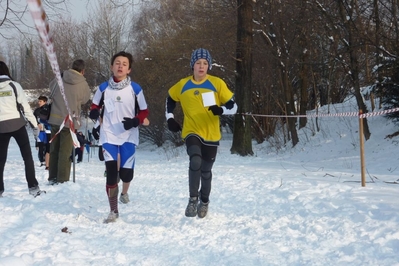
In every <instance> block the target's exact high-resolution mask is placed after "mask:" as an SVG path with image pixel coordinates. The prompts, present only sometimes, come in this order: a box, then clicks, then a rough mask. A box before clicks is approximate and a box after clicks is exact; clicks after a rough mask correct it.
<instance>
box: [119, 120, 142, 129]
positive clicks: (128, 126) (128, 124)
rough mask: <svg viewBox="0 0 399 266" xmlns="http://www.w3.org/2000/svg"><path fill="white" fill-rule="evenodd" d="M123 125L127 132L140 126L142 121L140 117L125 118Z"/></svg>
mask: <svg viewBox="0 0 399 266" xmlns="http://www.w3.org/2000/svg"><path fill="white" fill-rule="evenodd" d="M122 123H123V127H124V128H125V130H129V129H131V128H132V127H137V126H138V125H139V124H140V120H139V119H138V117H133V118H130V117H124V118H123V121H122Z"/></svg>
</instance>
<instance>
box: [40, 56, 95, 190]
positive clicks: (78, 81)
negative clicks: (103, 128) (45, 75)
mask: <svg viewBox="0 0 399 266" xmlns="http://www.w3.org/2000/svg"><path fill="white" fill-rule="evenodd" d="M84 71H85V63H84V61H83V60H81V59H79V60H75V61H74V62H73V64H72V68H71V69H68V70H66V71H64V72H63V75H62V83H63V87H64V91H63V93H64V95H63V93H62V92H61V90H60V88H59V86H58V82H57V80H56V79H54V80H53V81H52V82H51V83H50V90H51V94H52V95H53V98H52V104H51V113H50V118H49V121H48V122H49V124H50V125H51V138H52V139H53V140H52V142H51V145H50V169H49V177H48V181H49V184H55V183H64V182H67V181H69V178H70V173H71V161H70V156H71V149H72V148H73V140H72V136H71V132H70V129H69V123H65V124H63V122H64V120H65V118H66V117H67V116H68V115H71V116H72V119H73V125H74V128H75V129H76V130H78V129H79V128H80V124H81V123H80V112H81V107H82V105H84V104H86V103H87V102H88V101H89V100H90V88H89V85H88V84H87V81H86V78H85V77H84V76H83V75H84ZM64 97H65V99H64ZM65 100H66V101H65ZM66 104H68V107H69V110H70V112H71V114H69V111H68V109H67V106H66ZM62 126H63V127H62Z"/></svg>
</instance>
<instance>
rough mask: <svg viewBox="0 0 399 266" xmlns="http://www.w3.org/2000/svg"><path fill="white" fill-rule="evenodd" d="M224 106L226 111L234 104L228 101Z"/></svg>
mask: <svg viewBox="0 0 399 266" xmlns="http://www.w3.org/2000/svg"><path fill="white" fill-rule="evenodd" d="M224 106H225V107H226V109H228V110H231V109H233V107H234V102H233V100H230V101H228V102H227V103H225V104H224Z"/></svg>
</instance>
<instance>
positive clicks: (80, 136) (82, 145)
mask: <svg viewBox="0 0 399 266" xmlns="http://www.w3.org/2000/svg"><path fill="white" fill-rule="evenodd" d="M76 138H77V139H78V141H79V144H80V147H76V148H75V157H76V156H78V160H77V161H76V162H77V163H81V162H82V160H83V150H84V148H85V144H86V143H88V141H87V140H86V138H85V136H84V135H83V133H82V131H79V132H77V134H76ZM72 156H73V153H72V155H71V161H72Z"/></svg>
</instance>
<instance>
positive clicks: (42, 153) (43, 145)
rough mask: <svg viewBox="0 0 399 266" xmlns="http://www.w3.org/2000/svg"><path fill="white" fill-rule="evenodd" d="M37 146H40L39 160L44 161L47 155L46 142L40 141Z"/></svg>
mask: <svg viewBox="0 0 399 266" xmlns="http://www.w3.org/2000/svg"><path fill="white" fill-rule="evenodd" d="M37 147H38V148H39V150H38V152H37V157H38V158H39V161H40V162H41V163H44V161H45V155H46V143H43V142H38V143H37Z"/></svg>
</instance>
